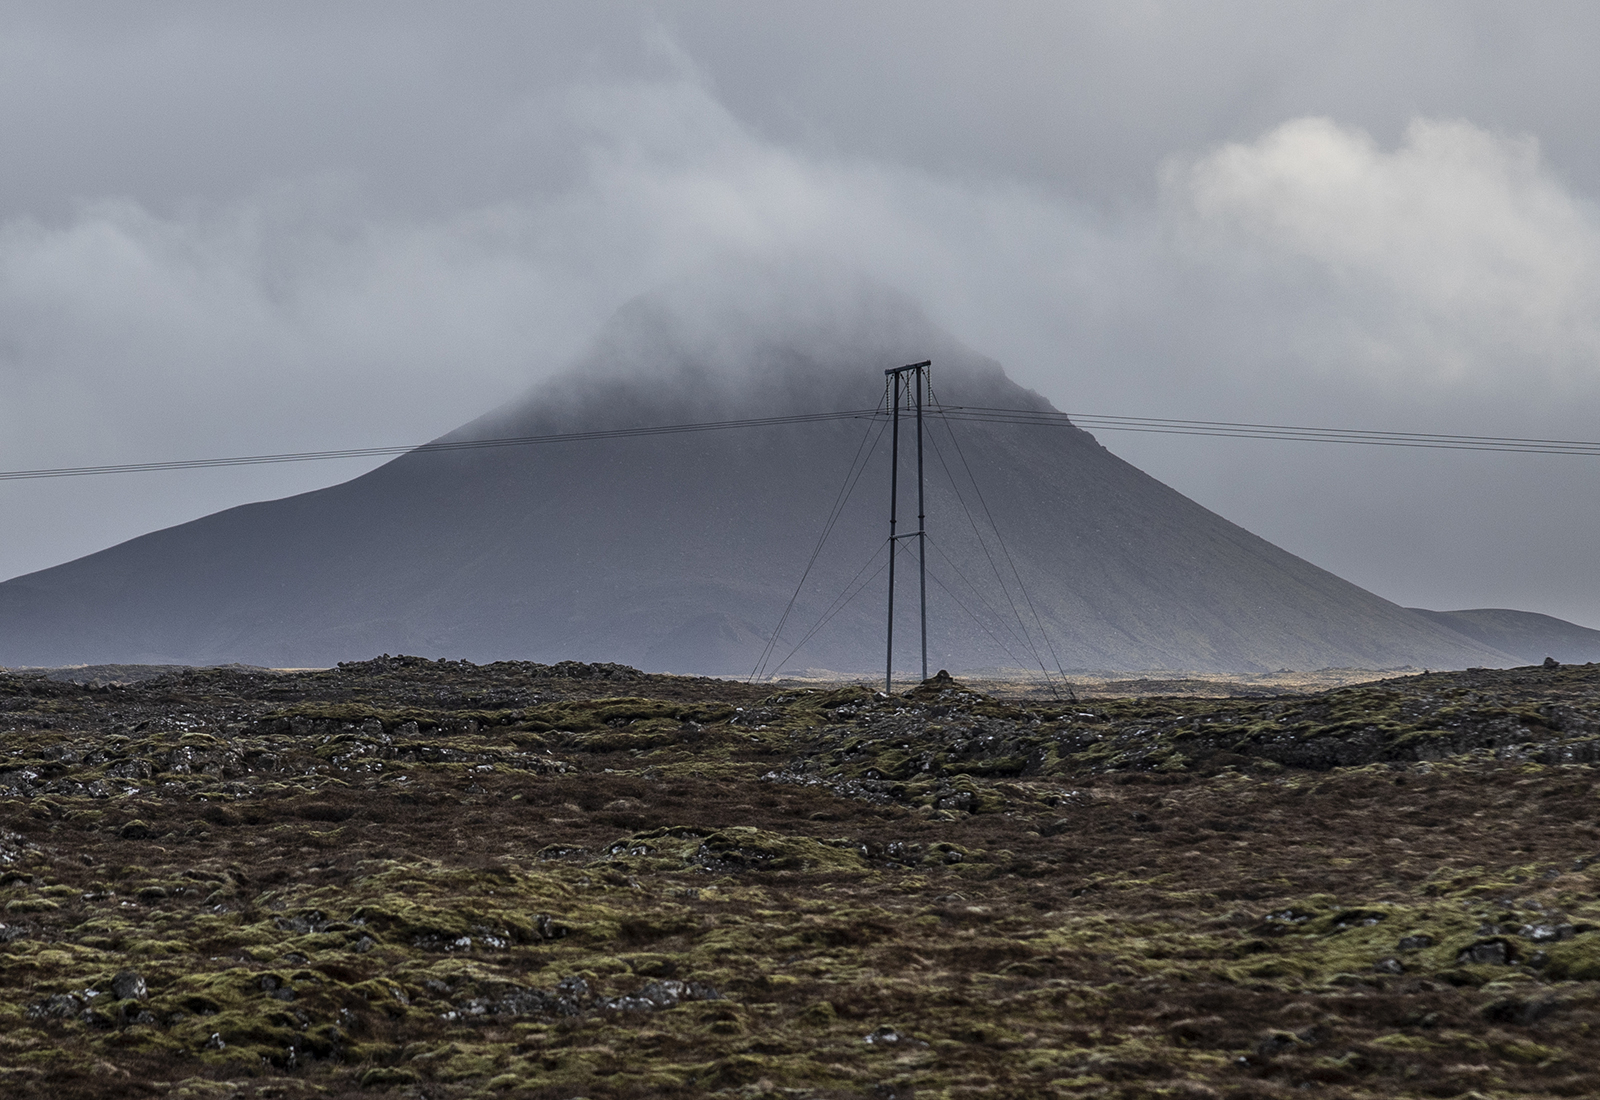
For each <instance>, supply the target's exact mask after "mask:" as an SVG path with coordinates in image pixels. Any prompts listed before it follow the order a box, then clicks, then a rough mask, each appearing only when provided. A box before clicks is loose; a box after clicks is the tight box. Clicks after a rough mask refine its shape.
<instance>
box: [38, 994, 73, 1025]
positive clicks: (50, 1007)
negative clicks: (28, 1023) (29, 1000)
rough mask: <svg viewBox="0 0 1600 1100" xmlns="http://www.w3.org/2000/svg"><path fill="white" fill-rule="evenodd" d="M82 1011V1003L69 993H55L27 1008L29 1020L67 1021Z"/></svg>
mask: <svg viewBox="0 0 1600 1100" xmlns="http://www.w3.org/2000/svg"><path fill="white" fill-rule="evenodd" d="M82 1011H83V1002H82V1001H80V1000H78V998H76V997H74V996H73V995H72V994H70V993H56V994H53V995H52V996H49V997H46V998H45V999H44V1000H42V1001H39V1002H37V1003H36V1004H31V1005H29V1006H28V1019H30V1020H68V1019H71V1018H72V1017H74V1016H76V1015H78V1013H80V1012H82Z"/></svg>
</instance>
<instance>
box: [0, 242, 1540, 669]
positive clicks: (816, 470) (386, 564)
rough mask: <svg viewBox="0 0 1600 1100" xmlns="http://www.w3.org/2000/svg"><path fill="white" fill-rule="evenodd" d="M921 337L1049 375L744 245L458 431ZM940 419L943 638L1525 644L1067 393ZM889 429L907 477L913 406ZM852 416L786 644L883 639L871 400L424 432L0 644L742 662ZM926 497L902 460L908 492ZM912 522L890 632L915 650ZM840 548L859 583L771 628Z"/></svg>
mask: <svg viewBox="0 0 1600 1100" xmlns="http://www.w3.org/2000/svg"><path fill="white" fill-rule="evenodd" d="M921 359H932V360H933V363H934V366H933V384H934V387H935V391H936V393H937V396H938V398H939V400H941V401H942V402H945V403H947V404H950V405H960V406H967V407H986V408H1009V409H1019V408H1020V409H1028V410H1036V411H1039V410H1049V409H1050V405H1049V403H1048V402H1046V401H1045V400H1044V399H1043V398H1041V397H1040V396H1039V395H1037V394H1035V393H1033V392H1031V391H1027V390H1024V389H1023V388H1021V387H1019V386H1018V385H1016V384H1015V383H1013V382H1012V381H1011V380H1010V379H1008V378H1007V377H1006V375H1005V373H1004V372H1003V371H1002V370H1001V368H1000V367H999V365H998V364H996V363H994V362H993V361H991V360H989V359H986V358H984V357H983V356H981V355H978V354H977V353H975V352H973V351H971V350H970V349H968V348H966V347H964V346H963V345H961V344H960V343H959V342H958V341H956V340H955V339H954V338H953V337H951V336H950V335H949V334H947V333H945V332H943V331H941V330H939V329H938V328H937V327H935V326H934V325H932V324H931V323H930V322H929V321H928V320H927V319H926V318H925V317H924V316H923V315H922V314H921V313H920V312H919V311H918V310H917V309H915V308H914V307H913V306H911V305H910V304H908V303H907V302H906V301H904V300H903V299H901V298H900V297H898V296H896V295H894V294H892V293H890V292H888V291H886V290H883V289H882V288H879V287H876V286H873V285H870V284H867V283H865V282H862V281H859V280H850V279H844V278H836V277H832V276H829V277H822V276H817V277H810V278H807V277H797V276H787V275H786V276H781V277H779V276H773V275H772V274H771V273H770V272H767V273H753V274H752V273H745V274H742V275H740V276H738V277H733V278H728V279H725V280H723V281H722V282H721V283H720V284H718V283H710V284H708V283H705V282H700V283H691V284H685V285H684V286H681V287H679V288H677V289H675V290H673V291H670V292H661V293H658V294H654V295H650V296H647V297H644V298H641V299H639V300H636V301H635V302H633V303H631V304H630V305H628V306H626V307H624V308H623V309H622V310H621V311H619V312H618V314H617V315H616V316H615V318H614V319H613V320H612V321H611V322H610V323H609V324H608V326H607V327H606V328H605V330H604V331H603V332H602V333H601V334H600V336H599V338H598V340H597V341H596V343H595V344H594V346H593V348H592V350H591V352H590V353H589V354H588V355H586V356H585V357H584V358H583V359H582V360H580V361H579V362H578V363H576V364H575V365H574V366H573V367H572V368H571V369H570V370H569V371H568V372H567V373H565V374H564V375H562V376H560V377H557V378H555V379H553V380H550V381H547V382H545V383H543V384H541V385H539V386H537V387H536V388H535V389H534V391H533V392H532V393H530V394H529V395H528V396H527V397H526V398H525V399H524V400H521V401H518V402H515V403H513V404H511V405H509V406H506V407H504V408H501V409H498V410H496V411H494V412H492V413H490V414H488V415H487V416H484V417H482V418H481V419H479V420H477V421H474V422H473V423H470V424H468V425H466V426H464V427H462V428H461V429H459V430H457V431H455V432H452V433H451V434H450V435H448V436H446V437H444V440H443V441H445V442H465V441H474V440H486V439H499V438H506V437H526V436H540V435H549V434H555V433H561V432H577V431H594V430H604V429H615V428H627V427H636V426H641V425H660V424H684V423H691V422H705V421H714V420H729V419H736V418H744V417H771V416H776V415H781V414H788V413H808V412H819V411H827V410H837V409H860V408H866V409H870V408H872V406H873V405H874V404H875V403H876V402H877V401H878V400H879V399H880V397H881V396H882V393H883V390H884V376H883V370H884V368H886V367H892V366H898V365H900V364H902V363H906V362H911V361H915V360H921ZM929 424H930V432H929V440H930V442H929V444H928V452H927V455H926V464H927V470H928V478H929V481H928V514H929V526H930V530H931V532H932V535H931V537H930V553H929V567H930V582H929V615H930V624H929V647H930V658H929V659H930V662H931V665H932V667H933V668H941V667H942V668H949V669H952V670H961V669H975V668H997V667H1008V668H1015V667H1029V666H1033V667H1037V666H1038V665H1039V664H1041V663H1042V664H1045V665H1047V666H1049V667H1050V668H1052V669H1054V667H1055V666H1056V665H1057V664H1060V665H1062V666H1064V667H1066V668H1069V669H1071V668H1078V669H1091V668H1092V669H1148V668H1168V669H1189V670H1196V671H1263V670H1272V669H1278V668H1285V667H1288V668H1297V669H1315V668H1322V667H1328V666H1338V667H1367V668H1389V667H1398V666H1404V665H1415V666H1426V667H1431V668H1450V667H1464V666H1469V665H1504V664H1509V663H1514V659H1513V657H1512V656H1510V655H1509V654H1508V653H1507V652H1505V651H1502V650H1501V648H1500V647H1499V646H1498V644H1497V643H1494V642H1493V641H1491V640H1487V636H1480V634H1476V633H1472V632H1470V631H1468V630H1465V629H1463V628H1462V627H1461V626H1460V625H1458V624H1453V623H1452V622H1449V621H1441V620H1439V619H1437V618H1436V617H1433V616H1430V615H1429V614H1427V613H1423V612H1418V611H1413V610H1407V609H1406V608H1403V607H1400V606H1398V605H1396V604H1393V603H1390V602H1389V601H1387V600H1384V599H1382V598H1380V597H1378V596H1376V595H1373V594H1372V593H1370V592H1367V591H1365V590H1363V589H1361V588H1358V587H1356V586H1355V585H1353V584H1350V583H1348V582H1346V581H1344V580H1341V579H1340V578H1338V577H1336V576H1334V575H1333V574H1331V573H1328V572H1326V571H1324V570H1322V569H1319V568H1317V567H1316V566H1313V565H1311V564H1310V563H1308V562H1306V561H1304V560H1302V559H1300V558H1298V557H1295V556H1294V555H1292V554H1289V553H1287V552H1285V551H1283V550H1281V549H1279V548H1277V547H1275V546H1273V545H1271V544H1269V543H1267V542H1266V541H1264V540H1263V539H1260V538H1258V537H1256V536H1255V535H1252V534H1251V533H1250V532H1248V531H1245V530H1243V529H1241V528H1240V527H1237V526H1235V525H1234V524H1232V523H1229V522H1228V521H1227V520H1225V519H1223V518H1222V517H1220V516H1218V515H1215V514H1214V513H1212V512H1209V511H1207V510H1206V509H1204V508H1202V507H1201V506H1199V505H1198V504H1196V503H1194V502H1193V501H1191V500H1188V499H1187V498H1185V497H1184V496H1182V495H1181V494H1179V493H1177V492H1176V491H1174V490H1172V489H1170V488H1168V487H1167V486H1165V485H1163V484H1161V483H1160V482H1157V481H1156V480H1154V479H1153V478H1151V477H1149V476H1147V475H1146V474H1144V473H1142V472H1140V471H1139V470H1137V469H1135V468H1134V467H1133V466H1130V465H1129V464H1128V463H1126V462H1124V461H1122V460H1121V459H1119V458H1117V457H1116V456H1115V455H1113V454H1111V453H1110V452H1109V451H1107V450H1106V449H1105V448H1104V447H1102V446H1101V445H1100V444H1099V443H1098V442H1097V441H1096V440H1095V439H1094V438H1093V437H1092V436H1091V435H1090V434H1089V433H1087V432H1084V431H1082V430H1079V429H1078V428H1076V427H1072V426H1066V425H1062V424H1059V423H1058V424H1055V425H1047V426H1040V425H1026V426H1019V425H1016V424H1002V423H975V422H970V421H962V422H955V423H951V422H948V421H943V420H940V419H939V418H937V417H930V420H929ZM874 439H875V440H876V443H873V441H874ZM902 442H903V443H904V444H906V446H905V447H904V452H905V453H904V455H903V459H904V461H903V464H902V478H901V484H902V487H903V488H905V487H906V486H908V485H909V484H911V481H910V478H911V475H912V472H913V466H912V460H911V457H910V452H911V449H912V448H911V447H910V445H909V443H910V434H909V427H908V428H907V429H906V430H904V431H903V432H902ZM868 445H871V446H872V449H871V450H870V452H869V453H870V460H869V461H868V462H867V465H866V473H865V474H864V475H863V476H862V477H861V478H860V480H859V482H858V484H856V486H855V489H854V492H853V493H852V494H851V495H849V496H848V498H847V501H846V503H845V506H844V507H843V508H842V510H841V511H840V513H839V515H838V517H837V522H836V523H835V524H834V526H833V528H832V532H831V536H830V538H829V539H828V542H827V544H826V546H825V547H824V550H823V552H822V553H821V554H820V555H819V556H818V558H817V560H816V563H815V566H814V568H813V569H812V570H811V572H810V574H809V575H808V576H807V579H806V582H805V584H804V586H803V587H802V588H801V591H800V594H799V597H798V599H797V601H796V605H795V608H794V611H793V612H792V614H791V615H790V616H789V620H788V625H786V627H785V630H784V635H783V637H782V639H780V644H779V646H778V647H777V649H776V651H775V654H774V657H775V661H774V663H773V665H772V669H773V670H774V671H776V670H777V669H778V668H779V667H781V668H783V669H801V668H813V669H828V670H833V671H840V672H858V671H870V670H873V669H876V668H881V667H882V661H883V649H882V647H883V641H882V638H883V628H884V624H883V618H882V616H883V611H882V608H883V603H884V587H885V586H884V577H883V576H882V575H881V573H874V569H878V568H880V567H881V564H882V563H883V562H884V561H885V560H886V556H885V555H884V554H883V553H882V549H883V547H884V536H885V534H886V533H887V532H886V522H885V513H886V507H887V503H888V499H887V498H888V484H887V482H888V461H887V446H888V440H887V437H886V436H884V435H883V433H882V421H881V420H872V419H851V420H835V421H827V422H820V423H798V424H785V425H777V426H767V427H742V428H729V429H726V430H720V431H705V432H695V433H686V434H670V435H653V436H641V437H629V438H610V439H603V440H588V441H568V442H559V443H544V444H532V445H521V446H503V447H498V446H497V447H485V448H480V449H459V450H445V451H438V450H419V451H414V452H411V453H408V454H406V455H404V456H402V457H400V458H398V459H396V460H394V461H393V462H390V463H388V464H387V465H385V466H383V467H380V468H379V469H377V470H374V471H372V472H370V473H368V474H365V475H363V476H361V477H358V478H355V479H353V480H351V481H348V482H345V483H344V484H341V485H336V486H333V487H331V488H327V489H322V490H318V491H316V492H311V493H304V494H301V495H298V496H293V497H288V498H285V499H282V500H274V501H268V502H264V503H256V504H248V505H244V506H242V507H238V508H232V509H229V510H227V511H223V512H219V513H216V514H214V515H210V516H206V517H204V518H202V519H199V520H195V521H193V522H191V523H185V524H182V525H180V526H176V527H172V528H168V529H166V530H162V531H156V532H154V533H152V534H148V535H145V536H142V537H140V538H136V539H132V540H130V541H128V542H125V543H122V544H120V545H118V546H113V547H111V548H110V549H107V550H104V551H101V552H99V553H96V554H91V555H89V556H87V557H84V558H81V559H78V560H76V561H73V562H69V563H67V564H64V565H60V566H56V567H54V568H51V569H45V570H42V571H40V572H37V573H32V574H29V575H26V576H22V577H17V578H14V579H12V580H10V581H7V582H5V583H4V584H0V664H10V665H62V664H75V663H112V662H121V663H164V662H184V663H220V662H232V661H238V662H245V663H250V664H258V665H271V666H311V665H327V664H332V663H334V662H336V661H340V660H347V659H353V658H360V657H367V656H371V655H372V654H375V653H379V652H394V653H399V652H405V653H415V654H421V655H425V656H436V655H449V656H455V657H466V658H470V659H473V660H487V659H496V658H512V657H516V658H526V659H533V660H543V661H554V660H558V659H567V658H571V659H579V660H604V661H621V662H626V663H629V664H634V665H638V666H641V667H645V668H650V669H660V670H667V671H676V672H704V673H723V674H728V673H735V674H741V675H742V674H747V673H749V672H750V671H751V669H752V668H753V667H754V666H755V664H756V661H757V658H758V656H759V655H760V653H761V650H762V648H763V645H764V643H765V639H766V636H767V634H768V633H769V632H770V631H771V629H772V627H773V624H774V623H776V622H777V621H778V619H779V616H780V614H781V613H782V612H783V610H784V607H785V605H786V604H787V603H788V601H789V599H790V597H791V594H792V593H793V592H794V591H795V586H796V583H797V581H798V580H799V579H800V577H801V576H802V574H803V573H804V572H805V569H806V565H807V561H808V559H809V558H810V557H811V554H812V550H813V547H814V545H815V542H816V538H817V535H818V533H819V531H820V530H821V529H822V527H823V525H824V521H825V520H826V518H827V517H828V515H829V514H830V509H831V508H832V507H833V504H834V501H835V500H836V498H837V497H838V496H839V495H840V493H841V487H842V486H843V485H844V484H845V482H846V476H847V474H848V472H849V471H850V469H851V464H852V456H853V455H855V454H856V453H857V452H858V450H862V449H864V448H866V447H867V446H868ZM956 487H959V492H958V490H957V488H956ZM980 494H981V499H980ZM914 514H915V506H914V503H913V498H912V497H911V496H910V494H909V493H907V495H906V496H904V497H903V498H902V505H901V515H902V518H903V519H907V518H910V517H914ZM991 517H992V520H993V526H992V527H991V526H990V525H989V519H990V518H991ZM908 529H910V528H909V527H908V526H906V525H902V527H901V528H900V530H901V531H902V532H903V531H906V530H908ZM996 531H998V535H999V536H1000V537H999V538H997V537H996V534H995V532H996ZM980 533H981V534H980ZM1001 539H1003V542H1002V541H1001ZM905 550H906V553H905V554H903V555H902V557H901V559H900V562H901V564H900V565H899V566H897V568H901V569H902V570H903V572H902V573H901V576H902V577H903V578H908V581H907V582H906V583H905V585H904V587H902V588H901V589H900V593H901V596H900V608H901V610H902V611H903V612H904V615H903V617H901V618H899V620H898V622H897V626H896V630H897V636H898V637H899V638H901V639H904V640H905V642H906V643H907V644H905V645H904V646H903V647H901V648H899V649H898V653H897V661H896V664H897V666H898V667H899V668H901V669H905V670H907V671H911V670H914V669H915V666H916V660H915V652H914V648H913V639H914V638H915V620H914V618H913V617H912V610H913V608H914V604H915V570H914V568H913V567H912V563H913V558H912V557H911V556H910V554H911V550H912V547H911V545H910V544H909V543H907V544H905ZM875 553H877V554H878V557H877V558H876V559H874V558H873V555H874V554H875ZM858 576H859V577H860V578H861V579H862V580H863V581H866V580H870V583H869V584H867V585H866V587H865V588H864V589H863V590H862V591H861V593H860V594H859V595H858V596H857V597H856V598H855V599H853V600H851V601H849V602H848V603H847V604H846V605H845V606H844V608H843V609H842V610H840V611H838V612H837V613H836V614H835V615H834V616H833V617H832V618H831V620H829V621H828V622H827V624H826V626H825V627H824V628H823V629H821V630H820V631H819V632H817V633H816V635H815V637H814V638H812V640H811V641H810V642H809V643H808V644H806V645H805V646H803V647H801V648H800V649H799V650H798V652H794V653H793V654H792V655H790V650H791V649H792V647H793V645H794V643H796V642H798V641H799V640H800V638H801V636H802V635H803V634H804V632H805V631H806V630H807V629H809V628H810V626H811V625H812V624H813V623H815V622H817V621H818V620H819V619H820V618H821V617H822V616H823V615H824V613H825V612H826V611H827V609H828V608H829V606H830V604H831V603H832V602H833V601H834V600H835V597H837V596H838V595H839V594H840V593H841V592H844V591H846V589H847V586H848V585H849V583H850V581H851V579H852V578H853V577H858ZM786 655H787V656H786Z"/></svg>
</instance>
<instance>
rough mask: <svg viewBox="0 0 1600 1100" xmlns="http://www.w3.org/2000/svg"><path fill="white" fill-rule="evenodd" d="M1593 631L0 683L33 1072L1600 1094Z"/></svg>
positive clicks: (323, 1086) (1190, 1094)
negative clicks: (1006, 667) (1336, 655)
mask: <svg viewBox="0 0 1600 1100" xmlns="http://www.w3.org/2000/svg"><path fill="white" fill-rule="evenodd" d="M1597 759H1600V666H1572V667H1560V668H1528V669H1514V670H1508V671H1495V670H1472V671H1467V672H1459V673H1435V674H1431V675H1422V676H1411V677H1406V678H1403V679H1397V680H1389V681H1383V682H1379V683H1373V684H1365V685H1357V686H1350V687H1343V688H1339V689H1336V690H1332V691H1327V692H1323V693H1320V694H1309V695H1279V696H1276V697H1271V698H1250V699H1245V698H1232V699H1228V698H1223V699H1219V698H1140V699H1126V700H1117V699H1101V698H1097V699H1093V700H1074V701H1066V702H1053V701H1052V702H1046V701H1041V700H1038V699H1027V700H1018V701H1011V702H1008V701H1005V700H1003V699H996V698H993V697H989V696H985V695H983V694H980V693H978V692H976V691H972V690H969V689H967V688H966V687H964V686H963V685H962V684H960V683H958V682H955V681H951V680H948V679H944V678H936V679H935V680H931V681H928V682H927V683H926V684H924V685H922V686H921V687H918V688H916V689H915V690H913V691H910V692H908V693H906V694H905V695H896V696H892V697H887V698H886V697H882V696H878V695H876V694H875V693H874V692H873V691H872V690H871V689H869V688H865V687H859V686H845V687H839V688H836V689H828V688H819V687H815V686H810V687H792V688H786V689H780V690H777V691H776V693H774V688H773V687H772V686H771V685H766V686H746V685H743V684H739V683H733V682H727V681H715V680H695V679H686V678H677V677H665V676H649V675H645V674H642V673H639V672H636V671H634V670H632V669H627V668H623V667H620V666H615V665H580V664H570V663H569V664H562V665H556V666H544V665H534V664H523V663H500V664H493V665H484V666H473V665H470V664H466V663H461V662H449V661H437V662H436V661H427V660H421V659H417V658H409V657H401V658H380V659H378V660H375V661H370V662H363V663H359V664H347V665H343V666H340V667H339V668H337V669H331V670H327V671H312V672H292V673H272V672H262V671H251V670H243V669H205V670H179V671H175V672H172V673H170V674H167V675H163V676H160V677H157V678H154V679H147V680H142V681H139V682H135V683H128V684H103V683H87V684H80V683H72V682H67V681H63V680H60V679H52V678H48V677H46V676H45V675H44V674H42V673H15V672H14V673H9V674H0V1094H3V1095H5V1096H9V1097H51V1098H52V1100H72V1098H76V1097H96V1098H99V1097H120V1096H175V1097H194V1098H211V1097H216V1098H222V1097H241V1098H242V1097H269V1096H270V1097H277V1098H299V1097H312V1096H318V1097H355V1096H371V1097H376V1096H396V1097H415V1098H423V1097H426V1098H429V1100H445V1098H455V1097H480V1096H481V1097H542V1098H552V1100H555V1098H560V1100H567V1098H573V1097H591V1098H600V1097H646V1096H651V1097H654V1096H663V1097H674V1096H682V1097H688V1096H702V1095H725V1096H736V1097H757V1096H783V1097H795V1098H803V1097H818V1098H822V1097H872V1098H880V1100H886V1098H905V1097H911V1096H917V1097H922V1098H930V1097H1030V1098H1031V1097H1155V1096H1169V1097H1187V1098H1200V1097H1260V1098H1265V1097H1289V1096H1295V1097H1299V1096H1307V1095H1309V1096H1322V1097H1369V1096H1372V1097H1376V1096H1383V1097H1391V1096H1393V1097H1400V1096H1405V1097H1447V1096H1475V1097H1509V1096H1518V1097H1524V1096H1573V1097H1577V1096H1596V1095H1600V900H1597V897H1596V890H1597V886H1600V864H1597V863H1593V862H1592V861H1594V860H1596V859H1597V857H1600V821H1597V808H1600V801H1597V794H1600V786H1597V780H1600V775H1597V774H1596V760H1597Z"/></svg>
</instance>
